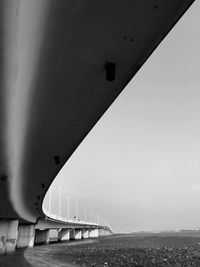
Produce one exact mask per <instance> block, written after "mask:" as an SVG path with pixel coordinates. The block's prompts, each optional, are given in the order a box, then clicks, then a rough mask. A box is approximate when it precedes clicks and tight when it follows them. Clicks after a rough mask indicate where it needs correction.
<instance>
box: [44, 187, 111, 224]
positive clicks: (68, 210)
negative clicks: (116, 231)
mask: <svg viewBox="0 0 200 267" xmlns="http://www.w3.org/2000/svg"><path fill="white" fill-rule="evenodd" d="M42 208H43V212H44V214H45V215H46V216H48V217H49V218H52V219H55V220H59V221H63V222H66V223H76V224H87V225H97V226H98V225H99V226H107V227H109V228H110V225H109V224H108V222H107V221H106V220H104V219H103V218H102V217H101V216H99V215H98V214H97V213H95V212H94V211H92V210H91V209H88V208H87V207H82V206H81V205H80V204H79V203H78V201H74V200H73V199H71V198H70V197H69V196H66V195H65V194H64V193H63V192H62V188H61V187H60V186H58V185H57V184H54V185H53V186H51V187H50V188H49V190H48V192H47V194H46V196H45V199H44V202H43V207H42ZM110 229H111V228H110Z"/></svg>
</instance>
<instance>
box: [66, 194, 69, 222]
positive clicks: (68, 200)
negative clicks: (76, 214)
mask: <svg viewBox="0 0 200 267" xmlns="http://www.w3.org/2000/svg"><path fill="white" fill-rule="evenodd" d="M65 198H66V199H67V220H68V221H69V197H66V196H65Z"/></svg>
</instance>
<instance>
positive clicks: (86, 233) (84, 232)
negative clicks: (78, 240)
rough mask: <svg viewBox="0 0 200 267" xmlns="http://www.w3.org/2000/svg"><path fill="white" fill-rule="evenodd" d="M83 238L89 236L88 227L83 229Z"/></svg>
mask: <svg viewBox="0 0 200 267" xmlns="http://www.w3.org/2000/svg"><path fill="white" fill-rule="evenodd" d="M82 238H84V239H85V238H89V230H88V229H83V230H82Z"/></svg>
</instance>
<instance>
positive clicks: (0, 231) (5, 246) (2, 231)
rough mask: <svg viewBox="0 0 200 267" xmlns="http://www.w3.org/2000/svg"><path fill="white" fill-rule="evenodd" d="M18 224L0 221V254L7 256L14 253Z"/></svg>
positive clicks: (16, 222)
mask: <svg viewBox="0 0 200 267" xmlns="http://www.w3.org/2000/svg"><path fill="white" fill-rule="evenodd" d="M18 223H19V222H18V220H5V221H4V220H2V221H0V254H7V253H11V252H14V251H15V248H16V244H17V235H18Z"/></svg>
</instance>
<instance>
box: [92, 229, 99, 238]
mask: <svg viewBox="0 0 200 267" xmlns="http://www.w3.org/2000/svg"><path fill="white" fill-rule="evenodd" d="M93 231H94V237H99V229H98V228H95V229H94V230H93Z"/></svg>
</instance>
